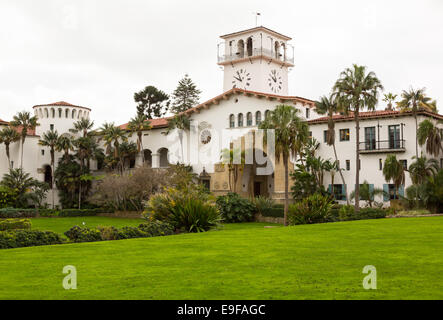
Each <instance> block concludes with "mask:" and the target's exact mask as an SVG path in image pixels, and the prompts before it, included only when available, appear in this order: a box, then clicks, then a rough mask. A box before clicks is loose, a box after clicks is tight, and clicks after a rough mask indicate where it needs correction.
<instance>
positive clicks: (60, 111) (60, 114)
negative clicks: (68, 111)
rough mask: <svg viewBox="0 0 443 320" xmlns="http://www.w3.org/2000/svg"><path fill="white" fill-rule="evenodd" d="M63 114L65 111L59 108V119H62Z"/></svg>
mask: <svg viewBox="0 0 443 320" xmlns="http://www.w3.org/2000/svg"><path fill="white" fill-rule="evenodd" d="M62 113H63V110H62V109H60V108H59V109H58V117H59V118H61V117H62Z"/></svg>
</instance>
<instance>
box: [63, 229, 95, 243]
mask: <svg viewBox="0 0 443 320" xmlns="http://www.w3.org/2000/svg"><path fill="white" fill-rule="evenodd" d="M65 236H67V237H68V238H69V239H70V240H71V241H73V242H92V241H100V240H102V237H101V233H100V230H98V229H89V228H86V227H85V228H82V227H79V226H73V227H72V228H71V229H69V230H68V231H66V232H65Z"/></svg>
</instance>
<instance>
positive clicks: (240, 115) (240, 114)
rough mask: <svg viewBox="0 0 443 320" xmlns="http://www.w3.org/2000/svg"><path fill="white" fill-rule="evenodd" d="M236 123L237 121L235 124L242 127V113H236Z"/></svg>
mask: <svg viewBox="0 0 443 320" xmlns="http://www.w3.org/2000/svg"><path fill="white" fill-rule="evenodd" d="M237 121H238V123H237V126H238V127H243V113H239V114H238V120H237Z"/></svg>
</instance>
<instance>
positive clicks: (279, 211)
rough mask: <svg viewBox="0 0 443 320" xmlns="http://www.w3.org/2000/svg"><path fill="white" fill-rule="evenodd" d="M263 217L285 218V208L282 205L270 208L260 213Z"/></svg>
mask: <svg viewBox="0 0 443 320" xmlns="http://www.w3.org/2000/svg"><path fill="white" fill-rule="evenodd" d="M262 216H263V217H273V218H283V217H284V216H285V207H284V205H282V204H276V205H274V206H273V207H272V208H269V209H266V210H264V211H263V212H262Z"/></svg>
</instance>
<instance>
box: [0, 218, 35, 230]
mask: <svg viewBox="0 0 443 320" xmlns="http://www.w3.org/2000/svg"><path fill="white" fill-rule="evenodd" d="M15 229H31V221H29V220H28V219H5V220H0V231H6V230H15Z"/></svg>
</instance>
